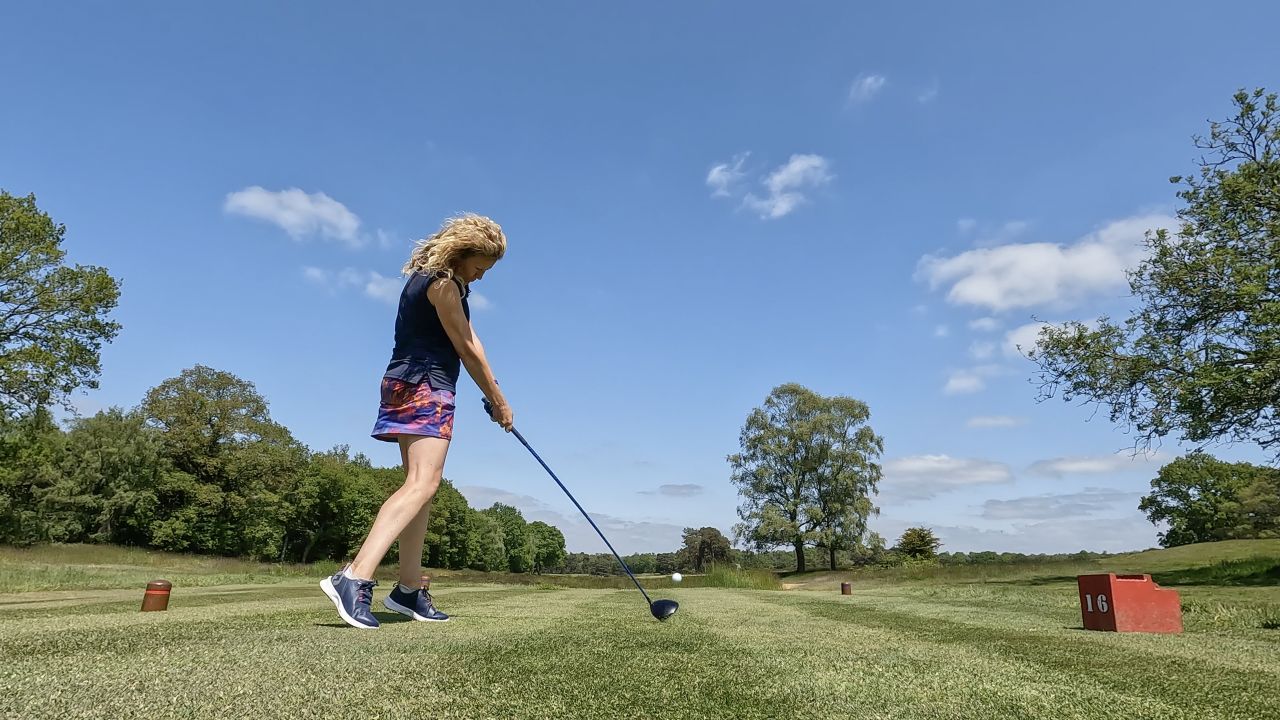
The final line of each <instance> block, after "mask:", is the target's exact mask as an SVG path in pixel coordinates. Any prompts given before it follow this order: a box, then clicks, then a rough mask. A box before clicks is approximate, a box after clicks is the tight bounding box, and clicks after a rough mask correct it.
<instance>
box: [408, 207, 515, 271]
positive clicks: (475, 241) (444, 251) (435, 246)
mask: <svg viewBox="0 0 1280 720" xmlns="http://www.w3.org/2000/svg"><path fill="white" fill-rule="evenodd" d="M506 252H507V236H506V235H504V234H503V233H502V226H500V225H498V223H496V222H494V221H493V220H490V219H489V218H487V217H485V216H483V215H476V214H474V213H466V214H464V215H458V216H457V217H452V218H449V219H448V220H446V221H445V222H444V224H443V225H441V226H440V229H439V230H437V231H436V233H435V234H434V235H431V236H430V237H427V238H424V239H422V240H419V241H418V244H417V245H416V246H415V247H414V248H413V254H411V255H410V256H409V261H408V262H406V263H405V264H404V268H403V270H401V272H403V273H404V274H405V275H412V274H413V273H424V274H428V275H434V274H436V273H443V274H444V275H445V276H446V277H448V278H450V279H452V278H453V268H454V266H456V265H457V264H458V262H459V261H460V260H462V259H463V258H467V257H470V256H473V255H483V256H485V257H488V258H493V259H494V261H498V260H501V259H502V256H503V255H505V254H506Z"/></svg>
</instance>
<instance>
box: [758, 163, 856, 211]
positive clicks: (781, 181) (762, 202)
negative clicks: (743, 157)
mask: <svg viewBox="0 0 1280 720" xmlns="http://www.w3.org/2000/svg"><path fill="white" fill-rule="evenodd" d="M834 177H835V176H834V175H832V174H831V163H830V162H829V161H828V160H827V159H826V158H824V157H822V156H821V155H792V156H791V159H790V160H788V161H787V163H786V164H785V165H782V166H780V167H778V168H776V169H775V170H774V171H773V172H771V173H769V176H768V177H766V178H765V179H764V180H763V183H764V186H765V188H766V189H767V190H768V195H766V196H765V197H759V196H757V195H755V194H754V193H747V195H746V197H744V198H743V200H742V202H743V205H744V206H745V207H748V208H750V209H751V210H753V211H754V212H755V213H756V214H758V215H759V216H760V217H761V218H762V219H768V220H774V219H777V218H780V217H783V216H785V215H789V214H790V213H791V212H792V211H793V210H795V209H796V208H797V207H799V206H800V205H801V204H803V203H805V202H807V201H808V198H807V196H806V195H805V193H806V192H808V191H810V190H812V189H814V188H818V187H821V186H823V185H826V184H827V183H829V182H831V180H832V179H833V178H834Z"/></svg>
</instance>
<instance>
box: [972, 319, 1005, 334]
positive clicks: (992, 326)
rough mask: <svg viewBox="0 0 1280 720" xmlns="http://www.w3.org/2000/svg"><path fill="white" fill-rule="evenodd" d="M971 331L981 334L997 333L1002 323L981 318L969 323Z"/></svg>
mask: <svg viewBox="0 0 1280 720" xmlns="http://www.w3.org/2000/svg"><path fill="white" fill-rule="evenodd" d="M969 329H970V330H977V331H979V332H995V331H996V330H999V329H1000V321H999V320H997V319H995V318H993V317H980V318H978V319H976V320H970V321H969Z"/></svg>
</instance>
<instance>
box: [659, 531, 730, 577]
mask: <svg viewBox="0 0 1280 720" xmlns="http://www.w3.org/2000/svg"><path fill="white" fill-rule="evenodd" d="M729 549H730V546H729V538H726V537H725V536H724V535H723V534H721V532H720V531H719V530H717V529H715V528H713V527H704V528H700V529H694V528H685V529H684V547H682V548H681V549H680V551H679V552H678V553H676V558H677V560H676V562H677V563H679V565H680V567H682V568H687V569H690V570H693V571H694V572H702V571H703V570H705V569H706V568H707V567H708V566H710V565H713V564H715V563H717V562H727V561H728V560H729ZM655 562H656V559H655Z"/></svg>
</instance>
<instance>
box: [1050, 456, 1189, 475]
mask: <svg viewBox="0 0 1280 720" xmlns="http://www.w3.org/2000/svg"><path fill="white" fill-rule="evenodd" d="M1165 462H1166V458H1165V455H1164V453H1160V452H1156V451H1152V452H1149V453H1139V454H1134V453H1131V452H1118V453H1114V454H1111V455H1075V456H1070V457H1056V458H1050V459H1047V460H1037V461H1036V462H1034V463H1032V464H1031V467H1029V468H1028V472H1031V473H1033V474H1036V475H1043V476H1047V477H1056V478H1060V477H1063V476H1065V475H1109V474H1115V473H1123V472H1150V471H1151V470H1153V469H1155V468H1157V467H1159V466H1161V465H1163V464H1164V463H1165Z"/></svg>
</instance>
